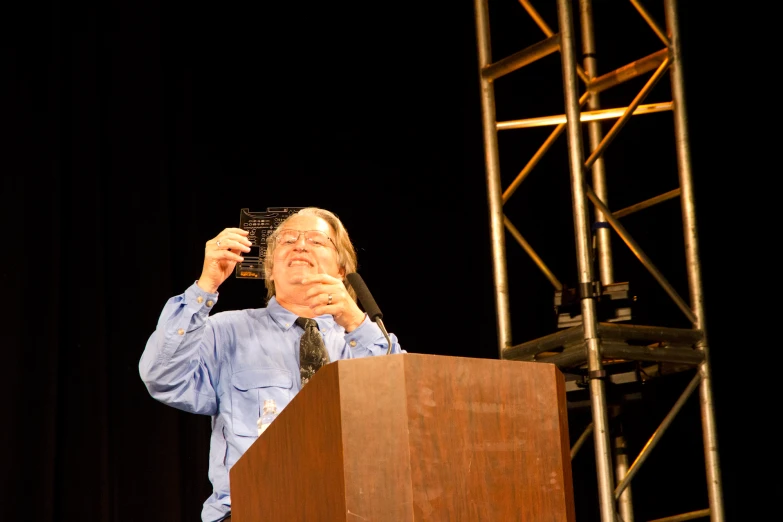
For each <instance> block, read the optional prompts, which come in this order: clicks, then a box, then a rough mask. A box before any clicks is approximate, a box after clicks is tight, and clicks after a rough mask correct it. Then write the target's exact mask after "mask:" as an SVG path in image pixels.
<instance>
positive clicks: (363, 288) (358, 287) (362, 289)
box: [345, 272, 392, 355]
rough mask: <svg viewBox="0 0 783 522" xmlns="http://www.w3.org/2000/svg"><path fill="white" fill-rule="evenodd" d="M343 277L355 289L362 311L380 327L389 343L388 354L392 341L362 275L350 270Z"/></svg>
mask: <svg viewBox="0 0 783 522" xmlns="http://www.w3.org/2000/svg"><path fill="white" fill-rule="evenodd" d="M345 277H346V279H348V283H349V284H350V285H351V286H352V287H353V289H354V290H355V291H356V296H357V297H358V298H359V301H360V302H361V303H362V306H363V307H364V311H365V312H367V315H368V316H369V317H370V320H371V321H372V322H374V323H375V324H377V325H378V327H379V328H380V329H381V332H383V336H384V337H386V342H387V343H389V348H388V349H387V350H386V355H389V354H390V353H391V349H392V342H391V339H390V338H389V332H387V331H386V327H385V326H383V321H382V320H381V319H382V318H383V314H382V313H381V309H380V308H378V304H377V303H376V302H375V299H373V297H372V294H371V293H370V289H369V288H367V285H366V284H365V283H364V279H362V276H360V275H359V274H358V273H356V272H352V273H350V274H348V275H347V276H345Z"/></svg>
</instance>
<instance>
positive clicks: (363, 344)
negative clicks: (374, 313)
mask: <svg viewBox="0 0 783 522" xmlns="http://www.w3.org/2000/svg"><path fill="white" fill-rule="evenodd" d="M389 338H390V339H391V341H392V352H391V353H401V352H403V350H401V349H400V345H399V343H398V342H397V338H396V337H395V336H394V334H392V333H390V334H389ZM345 342H346V343H347V344H348V346H349V347H350V349H351V355H352V356H353V357H369V356H374V355H386V351H387V350H388V346H389V345H388V343H387V341H386V337H385V336H384V335H383V332H382V331H381V328H380V327H379V326H378V325H377V324H375V323H374V322H372V321H371V320H370V318H369V317H368V316H366V315H365V316H364V321H362V324H360V325H359V326H358V327H357V328H356V329H355V330H353V331H351V332H349V333H346V334H345Z"/></svg>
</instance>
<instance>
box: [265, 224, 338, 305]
mask: <svg viewBox="0 0 783 522" xmlns="http://www.w3.org/2000/svg"><path fill="white" fill-rule="evenodd" d="M282 230H283V231H286V230H289V231H290V230H297V231H305V230H319V231H321V232H323V233H324V234H326V235H327V236H328V237H329V238H331V239H332V241H333V240H334V236H335V234H334V230H332V227H331V226H329V223H327V222H326V221H324V220H323V219H321V218H319V217H317V216H299V215H296V216H293V217H292V218H290V219H289V220H288V221H286V223H285V224H284V225H283V228H282ZM305 236H306V234H299V237H298V238H297V239H296V241H294V242H293V243H290V244H289V243H286V242H279V243H278V244H277V246H276V248H275V253H274V263H273V265H272V275H271V280H272V281H274V283H275V291H276V292H278V291H280V290H285V288H286V286H287V285H297V284H299V283H300V281H301V280H302V278H304V277H305V276H308V275H312V274H328V275H330V276H332V277H336V278H338V279H342V277H343V276H344V275H345V274H344V273H343V272H344V271H343V270H342V269H341V268H340V265H339V263H338V254H337V250H336V248H335V246H334V244H333V243H332V241H329V240H327V241H326V242H325V243H324V244H323V245H320V246H319V245H318V244H316V243H312V242H309V241H307V239H306V237H305ZM292 237H293V236H292Z"/></svg>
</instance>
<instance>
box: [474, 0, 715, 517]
mask: <svg viewBox="0 0 783 522" xmlns="http://www.w3.org/2000/svg"><path fill="white" fill-rule="evenodd" d="M497 1H501V0H497ZM505 1H508V0H505ZM542 1H543V0H542ZM556 2H557V18H558V20H557V22H558V29H559V31H558V32H554V31H553V30H552V29H551V28H550V27H549V26H548V25H547V23H546V22H545V21H544V19H543V18H542V17H541V15H540V14H539V13H538V12H537V11H536V9H535V8H534V7H533V6H532V5H531V3H530V2H529V1H528V0H519V3H520V4H522V7H523V8H524V9H525V10H526V11H527V13H528V14H529V15H530V16H531V17H532V19H533V21H534V22H535V23H536V24H537V25H538V26H539V27H540V29H541V30H542V32H543V33H544V36H545V38H544V39H543V40H541V41H540V42H538V43H536V44H534V45H531V46H529V47H527V48H526V49H523V50H521V51H519V52H516V53H514V54H512V55H510V56H507V57H505V58H502V59H499V60H496V61H493V59H492V56H491V48H490V31H489V28H490V23H489V22H490V21H489V8H488V0H474V4H475V20H476V36H477V44H478V58H479V77H480V85H481V108H482V125H483V137H484V150H485V162H486V179H487V189H488V198H489V210H490V233H491V246H492V257H493V276H494V285H495V301H496V311H497V321H498V322H497V327H498V340H499V350H500V357H501V358H503V359H514V360H523V361H537V362H548V363H554V364H556V365H557V366H558V367H559V368H560V369H561V370H562V371H563V372H564V373H565V374H566V376H567V382H568V387H567V390H569V391H576V390H584V391H583V393H587V395H588V396H589V401H588V402H589V407H590V412H591V415H592V423H591V424H590V425H589V426H588V428H587V429H586V430H585V432H584V433H583V434H582V436H581V437H579V438H578V439H577V441H576V442H575V443H574V444H573V447H572V458H573V456H574V455H575V454H576V452H577V451H578V450H579V448H580V447H581V446H582V444H583V443H584V441H585V440H587V439H588V438H589V436H590V435H591V434H592V436H593V441H594V446H595V461H596V474H597V484H598V494H599V499H598V505H599V509H600V516H601V520H602V521H603V522H609V521H612V522H614V521H617V520H622V521H624V522H632V521H633V506H632V501H631V490H630V487H629V485H630V483H631V480H632V479H633V478H634V476H635V475H636V474H637V472H638V471H639V469H640V467H641V465H642V464H643V463H644V462H645V460H646V459H647V457H648V456H649V454H650V451H651V450H652V449H653V448H654V447H655V445H656V444H657V443H658V441H659V440H660V438H661V436H662V435H663V433H664V432H665V431H666V429H667V428H668V427H669V425H670V424H671V422H672V420H673V419H674V417H675V416H676V415H677V413H678V412H679V411H680V410H681V408H682V407H683V404H684V403H685V401H686V400H687V399H688V397H689V396H690V395H691V394H692V393H693V392H694V391H695V390H696V389H697V388H698V390H699V395H700V407H701V410H700V411H701V424H702V432H703V443H704V457H705V465H706V482H707V496H708V500H709V509H703V510H700V511H695V512H691V513H685V514H680V515H674V516H671V517H667V518H666V519H660V520H667V521H674V520H690V519H694V518H700V517H705V516H709V517H710V519H711V520H713V521H723V520H724V510H723V498H722V491H721V478H720V469H719V459H718V449H717V440H716V429H715V415H714V411H713V399H712V390H711V382H710V362H709V353H708V343H707V334H706V330H705V325H704V303H703V293H702V283H701V273H700V271H701V267H700V259H699V251H698V242H697V226H696V213H695V205H694V194H693V183H692V174H691V161H690V151H689V142H688V121H687V119H686V110H685V104H686V100H685V93H684V86H683V78H682V69H681V43H680V30H679V20H678V8H677V2H676V0H663V2H664V11H665V18H666V25H665V30H664V28H662V27H660V26H659V25H658V23H657V22H656V20H654V17H653V16H651V15H650V13H648V11H647V10H646V9H645V8H644V6H642V5H641V3H640V1H639V0H630V2H631V4H632V5H633V7H634V8H635V9H636V10H637V11H638V12H639V14H640V15H641V16H642V18H643V19H644V21H645V22H646V24H647V25H648V26H649V27H650V29H651V30H652V31H653V32H654V34H655V35H656V36H657V38H658V39H660V41H661V42H662V44H663V48H662V49H661V50H660V51H658V52H655V53H653V54H650V55H648V56H646V57H642V58H640V59H638V60H636V61H634V62H632V63H630V64H628V65H626V66H624V67H620V68H619V69H616V70H614V71H611V72H608V73H606V74H603V75H598V72H597V63H596V59H595V56H596V53H595V38H594V30H593V15H592V12H593V9H592V4H591V0H578V6H579V7H578V8H579V16H580V22H581V25H580V27H581V40H582V42H581V43H582V55H583V57H584V63H583V64H582V65H580V64H579V63H577V60H576V58H575V56H576V51H575V45H576V44H575V42H574V39H575V36H574V35H575V31H574V24H573V21H572V16H573V13H572V10H573V7H572V2H571V0H556ZM557 51H559V52H560V56H561V64H562V80H563V88H564V98H565V100H564V101H565V110H564V113H565V114H563V115H555V116H549V117H543V118H542V117H538V118H529V119H521V120H513V121H497V119H496V112H495V92H494V89H495V88H494V82H495V81H496V80H498V79H499V78H501V77H503V76H505V75H507V74H509V73H511V72H513V71H516V70H518V69H521V68H522V67H524V66H526V65H529V64H531V63H533V62H534V61H536V60H539V59H541V58H543V57H545V56H547V55H549V54H553V53H555V52H557ZM648 73H651V74H650V76H649V79H648V80H647V82H646V84H645V85H644V86H643V87H642V89H641V90H640V91H639V92H638V94H637V95H636V96H635V98H634V99H633V101H632V102H631V103H630V105H628V106H627V107H622V108H617V109H601V108H600V104H599V93H601V92H602V91H605V90H607V89H609V88H611V87H614V86H616V85H619V84H621V83H624V82H626V81H627V80H630V79H633V78H637V77H642V76H643V75H646V74H648ZM666 73H668V75H669V78H670V82H671V97H672V101H671V102H665V103H653V104H646V105H645V104H643V102H644V100H645V98H646V97H647V95H648V94H649V93H650V91H651V90H652V89H653V87H654V86H655V85H656V84H657V83H658V81H659V80H660V79H662V78H663V77H664V76H665V75H666ZM580 80H581V84H580ZM580 86H581V91H582V94H581V95H580ZM583 108H586V109H587V110H583ZM661 111H672V113H673V119H674V138H675V147H676V158H677V169H678V179H679V188H676V189H674V190H671V191H669V192H667V193H664V194H661V195H659V196H656V197H654V198H651V199H649V200H646V201H642V202H640V203H638V204H635V205H632V206H630V207H627V208H624V209H621V210H616V211H613V210H611V209H610V208H609V207H608V205H607V202H608V198H607V182H606V173H605V167H604V158H603V155H604V152H605V151H606V150H607V147H609V145H610V144H611V143H612V141H613V140H614V138H615V137H616V136H617V134H618V132H619V131H620V130H621V129H622V128H623V126H624V125H625V124H626V123H627V122H628V121H629V119H630V118H631V116H632V115H638V114H645V113H651V112H661ZM605 119H616V122H615V123H614V125H613V126H612V127H611V129H610V130H609V131H608V132H607V133H606V134H605V135H603V133H602V128H601V120H605ZM583 124H584V125H586V127H587V129H586V130H587V133H588V136H589V143H588V144H589V148H588V151H589V155H588V157H587V159H585V154H584V152H583V151H584V146H583V135H582V133H583ZM543 125H554V126H555V127H554V130H553V131H552V133H551V134H550V135H549V137H548V138H547V139H546V140H545V141H544V143H543V144H542V145H541V147H540V148H539V149H538V151H537V152H536V153H535V154H534V155H533V157H532V158H531V159H530V160H529V162H528V163H527V165H526V166H525V167H524V168H523V169H522V171H521V172H520V173H519V175H518V176H517V177H516V179H515V180H514V181H513V182H512V183H511V184H510V185H509V186H508V187H507V188H505V189H503V188H502V187H501V177H500V160H499V152H498V131H501V130H508V129H520V128H528V127H535V126H543ZM563 131H566V134H567V140H568V162H569V169H570V187H571V203H572V209H573V223H574V233H575V242H576V254H577V268H578V285H577V286H578V287H577V288H574V289H568V288H567V287H565V286H564V285H563V284H562V283H561V282H560V281H559V280H558V279H557V278H556V277H555V275H554V274H553V273H552V270H550V269H549V267H548V266H547V265H546V264H545V263H544V261H543V260H542V259H541V257H540V256H539V255H538V254H537V253H536V252H535V251H534V250H533V248H532V247H531V245H530V244H529V243H528V242H527V241H526V240H525V239H524V238H523V237H522V235H521V233H520V232H519V230H518V229H517V228H516V227H515V226H514V225H513V224H512V223H511V221H510V220H509V219H508V217H507V215H506V213H505V212H504V210H503V206H504V204H506V203H507V201H508V200H509V198H510V197H511V196H512V194H513V193H514V192H515V191H516V190H517V188H518V187H519V186H520V183H521V182H522V181H523V180H524V179H525V178H526V176H527V175H528V174H529V173H530V172H531V170H532V169H533V167H534V166H535V165H536V164H537V163H538V162H539V161H540V160H541V157H542V156H543V155H544V154H545V153H546V152H547V150H549V149H550V147H551V146H552V144H553V143H554V142H555V141H556V140H557V138H558V137H559V136H560V135H561V134H562V133H563ZM588 173H590V174H591V175H592V180H591V182H590V183H588V179H587V177H586V176H587V174H588ZM676 197H679V198H680V203H681V211H682V220H683V231H684V243H685V264H686V269H687V281H688V292H689V296H688V297H689V299H688V300H687V301H686V299H684V298H683V297H681V296H680V294H679V293H678V292H677V291H676V290H675V288H674V286H673V285H672V284H670V283H669V281H668V280H667V279H666V277H665V276H664V275H663V273H662V272H661V270H659V269H658V268H657V267H656V265H655V264H653V262H652V260H651V259H650V257H648V256H647V254H646V253H645V252H644V250H642V247H641V245H640V244H639V243H638V242H637V241H636V240H635V239H634V238H633V237H632V236H631V234H629V232H628V231H627V230H626V228H625V227H624V226H623V224H622V223H621V218H622V217H624V216H626V215H629V214H631V213H634V212H636V211H638V210H641V209H644V208H648V207H650V206H653V205H655V204H657V203H660V202H662V201H666V200H669V199H673V198H676ZM591 213H592V219H591V215H590V214H591ZM591 222H592V223H591ZM505 230H508V231H509V233H510V235H511V236H512V237H513V238H514V239H515V240H516V241H517V242H518V243H519V244H520V245H521V246H522V247H523V249H524V250H525V251H526V252H527V253H528V254H529V255H530V257H531V258H532V259H533V261H534V262H535V264H536V265H537V266H538V267H539V268H540V270H541V271H542V272H543V274H544V275H545V277H546V278H547V279H548V280H549V281H550V282H551V283H552V285H553V286H554V287H555V305H556V307H561V308H563V309H565V308H567V307H568V306H571V307H572V310H576V311H577V312H576V313H571V314H567V313H564V314H561V316H560V317H559V318H558V326H559V327H560V329H559V330H558V331H557V332H555V333H553V334H551V335H547V336H545V337H542V338H539V339H534V340H531V341H527V342H524V343H522V344H514V343H513V342H512V339H511V318H510V309H509V291H508V279H507V266H506V247H505ZM612 231H614V232H615V233H616V234H617V236H618V237H619V238H620V239H621V241H622V242H623V243H625V245H627V247H628V248H630V250H631V251H632V253H633V255H634V256H635V257H636V258H637V259H638V260H639V261H640V262H641V263H642V265H643V266H644V268H646V269H647V271H649V273H650V274H651V275H652V277H653V278H654V279H655V280H656V281H657V282H658V283H659V284H660V285H661V287H662V288H663V289H664V290H665V292H666V294H668V296H669V297H670V298H671V299H672V300H673V301H674V303H675V304H676V306H677V307H678V308H679V310H680V311H681V312H682V313H683V314H684V316H685V317H686V318H687V320H688V321H689V323H690V324H691V325H692V327H691V328H674V327H666V326H657V325H656V326H650V325H634V324H629V320H630V311H629V309H627V308H622V307H619V306H615V307H614V309H613V311H612V312H611V313H613V314H614V315H611V313H610V315H609V317H608V318H607V317H606V314H604V317H603V319H604V320H603V321H601V317H602V316H601V313H599V306H601V310H604V309H605V308H606V307H605V304H606V303H607V302H608V303H611V302H612V301H614V300H618V302H620V301H622V300H623V299H624V298H628V285H627V284H625V283H617V282H615V281H614V273H613V258H612V246H611V238H612V235H611V232H612ZM596 272H597V274H596ZM610 308H611V307H610ZM643 364H647V365H648V367H649V368H656V367H657V368H660V365H662V364H668V365H674V366H676V367H678V368H685V369H690V370H693V373H694V377H693V379H692V381H691V382H690V384H689V385H688V386H686V388H685V390H684V391H683V392H682V394H681V395H680V398H679V400H677V402H676V403H675V404H674V406H673V408H672V409H671V411H670V412H669V413H668V415H666V417H665V418H664V420H663V422H662V423H661V424H660V426H659V428H658V429H657V430H655V432H654V434H653V435H652V436H651V438H650V439H649V441H648V442H647V444H646V445H645V446H644V448H643V449H642V450H641V452H640V453H639V455H638V456H637V457H636V459H635V460H634V462H633V463H632V464H631V465H630V466H629V465H628V460H627V457H625V456H624V452H623V451H618V450H620V449H622V448H623V446H624V440H623V438H622V436H610V408H609V407H608V405H607V385H609V386H611V385H612V384H613V383H618V382H622V381H623V379H627V375H629V374H630V375H632V376H636V377H637V378H638V375H639V368H640V367H641V365H643ZM629 365H631V366H630V367H631V368H635V369H631V370H629ZM652 371H653V370H650V373H652ZM613 449H614V451H613ZM613 454H614V456H613ZM615 480H617V482H618V484H615Z"/></svg>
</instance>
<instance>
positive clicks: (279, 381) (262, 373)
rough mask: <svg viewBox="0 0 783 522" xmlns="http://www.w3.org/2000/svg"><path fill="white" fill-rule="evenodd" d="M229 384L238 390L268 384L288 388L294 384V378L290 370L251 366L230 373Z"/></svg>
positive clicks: (246, 389) (264, 386) (268, 385)
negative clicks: (232, 373)
mask: <svg viewBox="0 0 783 522" xmlns="http://www.w3.org/2000/svg"><path fill="white" fill-rule="evenodd" d="M231 384H233V386H234V388H236V389H237V390H240V391H248V390H252V389H253V388H268V387H270V386H271V387H275V388H286V389H289V388H291V387H292V386H293V385H294V380H293V379H292V378H291V373H290V372H287V371H285V370H280V369H278V368H251V369H248V370H241V371H239V372H237V373H235V374H234V375H232V376H231Z"/></svg>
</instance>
